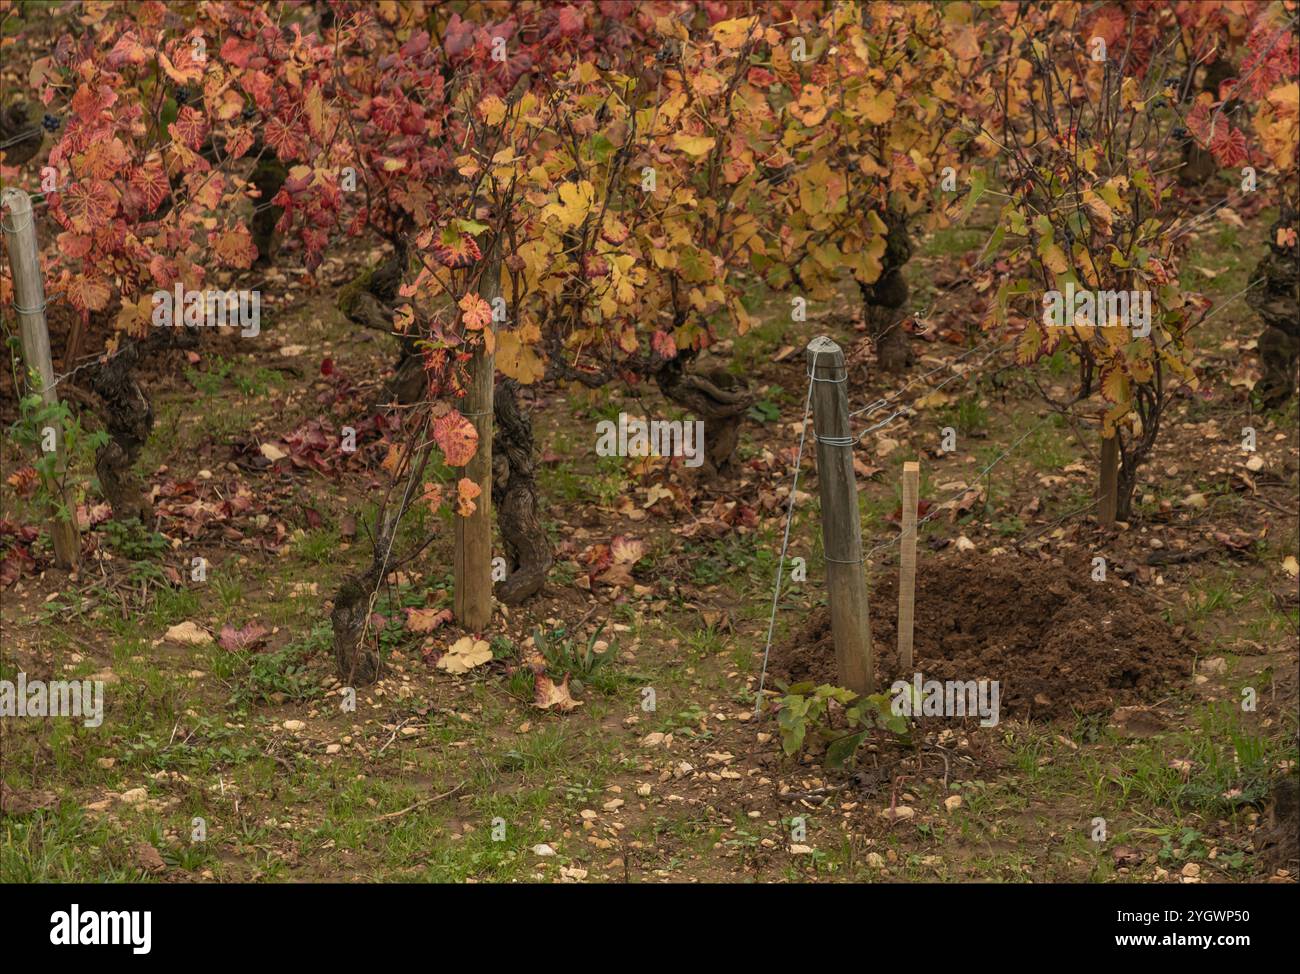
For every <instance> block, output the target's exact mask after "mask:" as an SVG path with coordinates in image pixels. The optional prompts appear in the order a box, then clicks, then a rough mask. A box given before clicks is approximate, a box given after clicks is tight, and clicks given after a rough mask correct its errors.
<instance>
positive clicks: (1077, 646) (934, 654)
mask: <svg viewBox="0 0 1300 974" xmlns="http://www.w3.org/2000/svg"><path fill="white" fill-rule="evenodd" d="M916 593H917V594H916V623H915V635H914V645H915V657H914V658H915V666H914V667H913V669H914V671H919V672H920V673H922V674H923V676H924V678H925V679H927V680H929V679H936V680H979V679H987V680H998V681H999V682H1000V691H1001V710H1002V715H1003V717H1004V718H1012V719H1021V720H1056V719H1061V718H1069V717H1070V716H1071V715H1074V714H1080V715H1083V714H1092V713H1097V712H1102V711H1105V712H1109V711H1111V710H1112V709H1114V708H1115V707H1117V706H1121V705H1127V704H1133V703H1138V702H1141V701H1150V700H1152V699H1155V698H1157V697H1159V696H1166V695H1168V693H1169V692H1170V690H1171V688H1173V687H1176V686H1178V685H1181V684H1183V683H1186V682H1187V680H1188V679H1189V678H1190V676H1191V666H1192V647H1191V645H1190V643H1189V641H1188V640H1187V639H1186V638H1185V637H1184V635H1183V633H1182V632H1181V631H1180V630H1179V629H1173V628H1170V627H1169V625H1168V624H1167V623H1166V622H1165V620H1164V619H1163V618H1162V617H1161V614H1160V612H1161V607H1160V605H1159V603H1157V602H1156V601H1154V600H1153V599H1151V598H1150V597H1148V596H1145V595H1144V594H1143V593H1142V592H1141V591H1140V590H1138V589H1135V588H1132V587H1129V586H1126V585H1124V584H1123V583H1122V582H1120V581H1118V580H1113V579H1112V580H1110V581H1106V582H1094V581H1092V580H1091V577H1090V574H1089V567H1088V566H1087V565H1085V564H1074V565H1062V564H1061V563H1060V562H1052V561H1041V560H1038V559H1036V558H1031V557H1027V556H1017V555H1012V554H1008V555H1004V556H1001V557H992V558H990V557H985V556H978V557H976V556H968V557H966V558H960V556H958V557H957V558H952V557H948V558H945V559H943V560H941V561H925V560H924V559H923V560H922V566H921V568H920V570H919V571H918V573H917V585H916ZM897 605H898V579H897V576H896V575H894V574H889V575H886V576H884V577H881V578H880V579H879V580H878V582H877V583H876V584H874V585H873V586H872V587H871V636H872V643H873V644H874V647H875V651H876V659H877V663H876V669H877V679H878V681H879V682H880V683H881V684H882V685H886V686H887V685H888V684H889V683H890V682H891V681H893V680H895V679H910V678H911V676H912V674H911V673H903V672H901V668H900V667H899V664H898V658H897V652H896V645H897V631H896V630H897V618H896V613H897ZM770 671H771V673H772V674H773V675H774V676H775V677H776V679H778V680H780V681H782V682H785V683H789V684H793V683H798V682H803V681H806V680H811V681H813V682H815V683H831V684H836V683H838V682H839V679H838V676H837V673H836V665H835V648H834V642H833V641H832V639H831V632H830V615H829V613H828V612H827V611H826V610H825V609H820V610H817V611H816V612H814V613H813V614H812V617H811V618H810V619H809V621H808V623H807V625H806V626H804V627H803V628H802V630H801V631H800V632H797V633H796V634H795V635H794V637H793V638H791V639H789V640H787V641H785V642H784V643H782V644H780V645H778V646H775V647H773V651H772V660H771V664H770Z"/></svg>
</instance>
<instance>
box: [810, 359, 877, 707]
mask: <svg viewBox="0 0 1300 974" xmlns="http://www.w3.org/2000/svg"><path fill="white" fill-rule="evenodd" d="M805 356H806V358H807V362H808V370H809V372H810V373H811V374H812V377H813V390H812V406H813V420H814V429H815V431H816V432H815V435H816V438H817V480H818V482H819V490H820V492H821V501H822V547H823V548H824V549H825V551H826V587H827V591H828V593H829V596H830V604H831V633H832V635H833V637H834V639H835V657H836V660H837V662H838V664H839V673H840V682H841V683H842V684H843V685H844V686H845V687H847V688H848V689H850V690H852V691H854V692H855V693H871V692H872V690H873V689H874V688H875V682H876V678H875V671H874V669H873V666H872V654H871V622H870V620H869V618H868V617H867V579H866V574H865V572H866V566H865V565H864V564H863V561H862V524H861V520H860V517H859V514H858V492H857V485H856V484H855V482H854V479H853V447H854V442H853V438H852V436H851V435H850V433H849V397H848V390H847V389H846V388H845V382H846V381H847V379H848V371H847V369H845V367H844V352H843V351H841V349H840V347H839V345H837V344H835V342H833V341H831V339H829V338H827V337H825V336H822V337H819V338H814V339H813V340H812V341H811V342H809V343H808V348H807V349H806V351H805Z"/></svg>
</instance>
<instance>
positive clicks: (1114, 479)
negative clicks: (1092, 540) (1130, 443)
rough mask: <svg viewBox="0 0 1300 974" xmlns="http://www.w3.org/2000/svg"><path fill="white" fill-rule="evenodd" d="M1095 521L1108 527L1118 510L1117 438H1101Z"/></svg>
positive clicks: (1112, 522) (1113, 521) (1113, 520)
mask: <svg viewBox="0 0 1300 974" xmlns="http://www.w3.org/2000/svg"><path fill="white" fill-rule="evenodd" d="M1097 497H1098V504H1097V520H1098V521H1100V522H1101V524H1102V525H1104V526H1107V527H1109V526H1110V525H1112V524H1114V523H1115V514H1116V512H1117V511H1118V510H1119V437H1118V436H1103V437H1102V438H1101V480H1100V482H1099V484H1098V488H1097Z"/></svg>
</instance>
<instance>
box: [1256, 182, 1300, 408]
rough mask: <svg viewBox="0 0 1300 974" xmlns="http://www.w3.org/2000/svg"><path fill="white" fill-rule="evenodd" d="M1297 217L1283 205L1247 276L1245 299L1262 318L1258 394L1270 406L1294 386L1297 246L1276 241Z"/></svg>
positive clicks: (1299, 325)
mask: <svg viewBox="0 0 1300 974" xmlns="http://www.w3.org/2000/svg"><path fill="white" fill-rule="evenodd" d="M1298 223H1300V220H1298V219H1297V213H1296V211H1295V210H1293V209H1291V208H1290V207H1283V210H1282V213H1281V215H1280V217H1279V218H1278V221H1277V222H1276V223H1275V224H1273V226H1272V227H1271V228H1270V229H1269V252H1268V253H1267V254H1266V255H1265V256H1264V259H1263V260H1261V261H1260V262H1259V265H1258V266H1257V267H1256V268H1255V273H1254V274H1253V275H1252V276H1251V285H1252V287H1251V289H1250V290H1249V291H1247V292H1246V302H1247V304H1249V305H1250V306H1251V308H1253V309H1254V310H1255V313H1256V314H1257V315H1259V316H1260V318H1261V319H1263V321H1264V331H1263V333H1262V334H1261V335H1260V336H1259V357H1260V362H1261V364H1262V365H1263V367H1264V377H1263V378H1262V379H1261V380H1260V382H1259V386H1258V389H1259V394H1260V397H1261V398H1262V399H1263V402H1264V405H1265V406H1267V407H1269V408H1270V409H1272V408H1276V407H1277V406H1280V405H1282V403H1284V402H1286V401H1287V399H1289V398H1290V397H1291V395H1292V393H1293V392H1294V391H1295V387H1296V362H1297V360H1298V359H1300V248H1297V247H1295V246H1292V247H1286V246H1283V245H1282V244H1280V243H1279V242H1278V231H1279V230H1285V229H1287V228H1297V224H1298Z"/></svg>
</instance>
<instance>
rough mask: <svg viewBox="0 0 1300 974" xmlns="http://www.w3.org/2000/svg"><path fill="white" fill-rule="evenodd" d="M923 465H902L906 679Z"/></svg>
mask: <svg viewBox="0 0 1300 974" xmlns="http://www.w3.org/2000/svg"><path fill="white" fill-rule="evenodd" d="M920 483H921V465H920V464H919V463H916V462H912V461H909V462H907V463H904V464H903V536H902V538H900V539H899V554H900V559H899V566H898V661H899V665H901V666H902V668H903V669H902V672H903V675H904V676H906V675H907V674H908V673H911V672H912V622H913V616H914V615H915V611H916V504H917V494H918V493H919V491H920Z"/></svg>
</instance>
